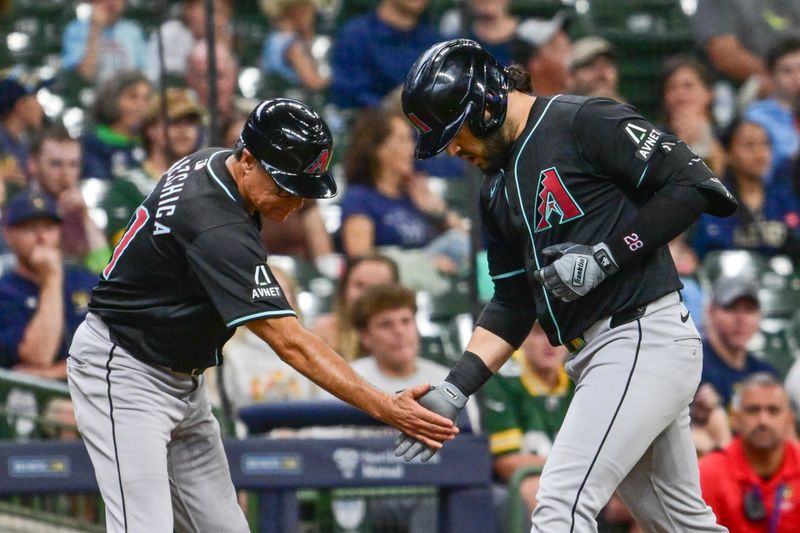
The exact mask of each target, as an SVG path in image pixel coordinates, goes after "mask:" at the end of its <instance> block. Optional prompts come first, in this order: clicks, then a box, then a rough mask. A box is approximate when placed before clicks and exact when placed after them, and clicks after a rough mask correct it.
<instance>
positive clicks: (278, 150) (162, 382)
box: [67, 98, 457, 533]
mask: <svg viewBox="0 0 800 533" xmlns="http://www.w3.org/2000/svg"><path fill="white" fill-rule="evenodd" d="M331 151H332V136H331V133H330V130H329V129H328V127H327V125H326V124H325V122H324V121H323V120H322V118H320V116H319V115H318V114H317V113H316V112H314V111H313V110H312V109H310V108H309V107H308V106H306V105H304V104H302V103H301V102H298V101H296V100H290V99H287V98H277V99H273V100H265V101H263V102H261V103H260V104H259V105H258V106H257V107H256V108H255V109H254V110H253V111H252V113H251V114H250V116H249V117H248V119H247V121H246V122H245V126H244V128H243V129H242V133H241V137H240V140H239V142H238V143H237V145H236V147H235V148H234V149H233V150H226V149H221V148H208V149H204V150H200V151H198V152H195V153H193V154H191V155H188V156H186V157H184V158H182V159H180V160H179V161H177V162H176V163H174V164H173V165H172V166H171V167H170V168H169V169H168V170H167V172H166V173H165V174H164V176H163V177H162V178H161V180H160V181H159V182H158V185H156V187H155V189H154V190H153V191H152V193H150V195H148V197H147V199H145V201H144V202H143V203H142V204H141V205H140V206H139V207H138V208H137V209H136V211H135V213H134V215H133V217H132V218H131V221H130V223H129V224H128V227H127V229H126V231H125V233H124V235H123V236H122V238H121V239H120V242H119V244H118V245H117V247H116V249H115V250H114V253H113V254H112V256H111V259H110V261H109V263H108V265H107V266H106V268H105V269H104V270H103V273H102V275H101V279H100V283H99V285H98V286H97V287H96V288H95V290H94V291H93V293H92V297H91V301H90V303H89V311H90V312H89V314H88V315H87V318H86V320H85V321H84V322H83V324H81V326H80V327H79V328H78V331H77V332H76V334H75V337H74V340H73V342H72V346H71V347H70V352H69V353H70V357H69V360H68V363H67V375H68V380H69V386H70V394H71V396H72V400H73V404H74V406H75V415H76V419H77V422H78V429H79V430H80V432H81V434H82V435H83V440H84V443H85V444H86V447H87V449H88V451H89V456H90V457H91V460H92V463H93V465H94V470H95V475H96V476H97V481H98V485H99V487H100V492H101V494H102V496H103V499H104V501H105V504H106V527H107V528H108V531H110V532H123V531H145V530H148V531H149V530H152V531H172V530H173V527H174V528H175V529H177V530H178V531H185V530H186V531H188V530H191V531H214V532H223V533H224V532H237V533H245V532H249V531H250V529H249V527H248V525H247V521H246V519H245V517H244V514H243V513H242V510H241V508H240V507H239V505H238V502H237V500H236V493H235V491H234V487H233V483H232V482H231V476H230V471H229V468H228V464H227V460H226V458H225V452H224V451H223V448H222V441H221V439H220V430H219V425H218V424H217V422H216V420H215V418H214V416H213V415H212V414H211V406H210V404H209V400H208V395H207V392H206V384H205V378H204V376H203V372H204V371H205V369H206V368H209V367H212V366H217V365H220V364H222V358H223V356H222V353H221V350H222V346H223V345H224V344H225V342H226V341H227V340H228V339H229V338H230V337H231V336H232V335H233V333H234V331H235V329H236V328H237V327H238V326H247V327H248V329H250V330H251V331H253V332H254V333H255V334H256V335H257V336H259V337H260V338H261V339H262V340H264V341H265V342H267V343H268V344H269V345H270V346H271V347H272V348H273V349H274V351H275V352H276V353H277V354H278V356H279V357H280V358H281V359H282V360H283V361H284V362H286V363H287V364H289V365H290V366H292V367H294V368H295V369H297V370H298V371H300V372H301V373H302V374H304V375H305V376H306V377H308V378H310V379H311V380H313V381H314V382H315V383H317V384H318V385H320V386H321V387H323V388H324V389H326V390H327V391H329V392H330V393H331V394H333V395H335V396H337V397H339V398H341V399H342V400H345V401H347V402H349V403H351V404H353V405H355V406H357V407H359V408H361V409H363V410H365V411H366V412H368V413H369V414H371V415H373V416H374V417H376V418H378V419H380V420H383V421H385V422H387V423H389V424H392V425H394V426H396V427H398V428H399V429H402V430H403V431H406V432H411V433H413V434H414V435H417V436H418V438H420V439H422V440H423V441H425V442H427V443H429V445H431V446H433V447H435V448H438V447H440V446H441V443H442V441H444V440H448V439H451V438H453V436H454V435H455V433H456V432H457V428H455V427H454V426H453V423H452V422H451V421H450V420H448V419H447V418H444V417H442V416H439V415H435V414H434V413H431V412H429V411H427V410H426V409H424V408H422V407H421V406H420V405H419V404H417V402H415V401H414V399H415V398H417V397H419V396H421V395H423V394H424V393H425V392H427V390H428V388H429V387H428V386H427V385H425V386H421V387H416V388H414V389H408V390H406V391H404V392H402V393H400V394H395V395H390V394H387V393H383V392H380V391H379V390H378V389H376V388H374V387H372V386H371V385H369V384H368V383H367V382H366V381H364V380H363V379H361V378H359V377H358V375H357V374H356V373H355V372H354V371H353V370H352V369H351V368H350V366H349V365H348V364H347V363H346V362H345V361H344V360H343V359H342V358H341V357H340V356H339V355H338V354H337V353H335V352H334V351H332V350H331V349H330V348H329V347H328V346H327V345H326V344H325V342H324V341H323V340H322V339H320V338H319V337H317V336H315V335H314V334H312V333H310V332H308V331H307V330H306V329H304V328H303V327H302V326H301V325H300V322H299V321H298V320H297V316H296V314H295V312H294V310H293V309H292V308H291V306H290V305H289V303H288V302H287V300H286V297H285V295H284V293H283V288H282V287H281V286H280V284H279V283H278V282H277V281H276V280H275V276H274V275H273V273H272V272H271V271H270V268H269V266H268V265H267V251H266V250H265V249H264V247H263V245H262V241H261V236H260V234H259V230H260V226H261V224H260V218H259V215H261V216H263V217H264V218H266V219H268V220H270V221H272V222H275V223H278V222H282V221H283V220H285V219H286V217H287V216H289V214H290V213H291V212H292V211H295V210H296V209H298V208H300V207H301V206H302V205H303V200H304V199H305V198H331V197H333V196H334V195H335V194H336V190H337V187H336V183H335V182H334V180H333V176H332V175H331V173H330V172H329V171H328V164H329V162H330V157H331Z"/></svg>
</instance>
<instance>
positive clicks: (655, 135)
mask: <svg viewBox="0 0 800 533" xmlns="http://www.w3.org/2000/svg"><path fill="white" fill-rule="evenodd" d="M625 133H627V134H628V137H630V138H631V140H632V141H633V144H634V145H636V157H637V158H639V159H641V160H642V161H649V160H650V157H651V156H652V155H653V149H655V147H656V142H657V141H658V140H659V139H660V138H661V136H662V135H663V133H661V132H660V131H659V130H657V129H656V128H652V127H651V128H649V129H648V128H643V127H642V126H639V125H637V124H634V123H633V122H628V123H627V124H625Z"/></svg>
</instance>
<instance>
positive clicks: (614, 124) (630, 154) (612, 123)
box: [573, 98, 666, 192]
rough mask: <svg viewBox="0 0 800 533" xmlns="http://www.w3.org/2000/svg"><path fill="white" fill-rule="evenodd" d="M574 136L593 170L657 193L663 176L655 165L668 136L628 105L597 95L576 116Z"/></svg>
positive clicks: (582, 156) (580, 151)
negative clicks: (658, 153)
mask: <svg viewBox="0 0 800 533" xmlns="http://www.w3.org/2000/svg"><path fill="white" fill-rule="evenodd" d="M573 136H574V138H575V143H576V145H577V147H578V152H579V155H580V156H581V158H582V159H583V160H584V161H585V163H586V164H587V165H588V166H589V167H590V169H591V170H592V171H593V172H594V173H596V174H600V175H604V176H608V177H609V178H611V179H613V180H615V181H618V182H621V183H624V184H626V185H628V186H629V187H631V188H633V189H641V190H647V191H651V192H654V191H656V190H658V189H659V188H661V187H662V186H663V185H664V178H666V176H664V175H663V174H659V173H657V172H655V169H654V168H653V165H654V164H655V163H656V162H657V161H659V160H660V159H661V157H654V156H656V155H657V152H658V149H659V141H660V140H662V138H663V137H664V136H665V134H664V132H662V131H661V130H659V129H658V128H657V127H655V126H654V125H653V124H651V123H650V122H648V121H647V120H645V119H644V117H642V116H641V115H640V114H639V113H638V112H637V111H636V109H634V108H633V106H630V105H628V104H620V103H619V102H615V101H614V100H609V99H606V98H597V99H592V100H589V101H587V102H586V103H585V104H583V106H582V107H581V109H580V110H579V111H578V113H577V114H576V115H575V122H574V124H573Z"/></svg>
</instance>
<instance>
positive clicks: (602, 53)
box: [569, 36, 625, 102]
mask: <svg viewBox="0 0 800 533" xmlns="http://www.w3.org/2000/svg"><path fill="white" fill-rule="evenodd" d="M569 70H570V75H571V76H572V78H571V79H572V81H571V83H572V88H571V90H570V92H572V93H573V94H578V95H581V96H602V97H605V98H611V99H612V100H616V101H618V102H625V99H624V98H623V97H622V96H620V94H619V90H618V87H617V85H618V84H619V70H618V69H617V49H616V48H614V45H612V44H611V43H610V42H608V41H606V40H605V39H603V38H602V37H596V36H591V37H584V38H583V39H578V40H577V41H575V42H574V43H573V44H572V54H571V55H570V59H569Z"/></svg>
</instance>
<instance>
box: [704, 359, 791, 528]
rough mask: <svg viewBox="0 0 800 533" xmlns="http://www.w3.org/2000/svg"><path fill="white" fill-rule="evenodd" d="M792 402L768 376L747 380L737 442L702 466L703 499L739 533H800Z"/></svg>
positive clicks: (736, 408)
mask: <svg viewBox="0 0 800 533" xmlns="http://www.w3.org/2000/svg"><path fill="white" fill-rule="evenodd" d="M792 423H793V418H792V411H791V408H790V406H789V396H788V395H787V394H786V391H785V390H784V388H783V386H782V385H781V383H780V381H778V380H777V379H776V378H775V377H773V376H772V375H770V374H766V373H762V372H759V373H755V374H752V375H750V376H748V377H747V378H746V379H745V380H744V381H743V382H742V384H741V387H740V389H739V390H738V391H737V392H736V394H735V395H734V397H733V427H734V429H735V430H736V432H737V434H738V436H737V438H735V439H734V440H733V442H732V443H731V444H730V445H729V446H728V447H727V448H725V449H724V450H721V451H719V452H715V453H710V454H708V455H706V456H705V457H704V458H703V459H702V460H701V461H700V486H701V488H702V490H703V498H705V500H706V502H707V503H708V505H710V506H711V508H712V509H713V510H714V513H715V514H716V515H717V521H718V522H719V524H720V525H723V526H726V527H727V528H728V529H729V530H730V531H732V532H733V531H735V532H736V533H790V532H792V533H793V532H797V531H800V446H798V444H797V443H795V442H792V441H790V440H789V438H790V435H791V426H792Z"/></svg>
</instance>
